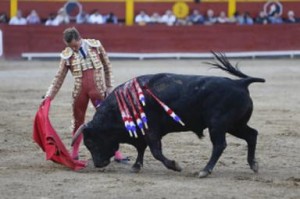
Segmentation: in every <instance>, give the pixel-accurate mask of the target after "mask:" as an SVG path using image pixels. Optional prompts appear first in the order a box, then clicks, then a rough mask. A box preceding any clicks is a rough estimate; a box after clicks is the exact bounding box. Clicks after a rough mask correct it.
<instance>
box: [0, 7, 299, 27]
mask: <svg viewBox="0 0 300 199" xmlns="http://www.w3.org/2000/svg"><path fill="white" fill-rule="evenodd" d="M134 21H135V24H137V25H148V24H165V25H168V26H173V25H196V24H203V25H213V24H230V23H231V24H233V23H235V24H239V25H252V24H282V23H300V18H298V17H296V16H295V13H294V11H292V10H289V11H288V12H287V13H285V17H282V15H281V14H280V13H278V12H273V13H266V12H265V11H260V12H259V14H258V16H257V17H252V16H251V15H250V13H249V12H244V13H240V12H236V13H235V14H234V15H233V16H232V17H227V15H226V12H224V11H221V12H220V13H219V15H216V14H215V13H214V11H213V10H212V9H208V10H207V11H206V13H205V14H202V13H201V12H200V11H199V10H192V11H191V14H190V15H188V16H187V17H186V18H180V19H179V18H176V16H175V15H174V14H173V12H172V11H171V10H167V11H166V12H165V13H164V14H162V15H160V14H159V13H157V12H154V13H153V14H152V15H148V14H147V13H146V11H144V10H142V11H140V12H139V13H138V14H137V15H136V16H135V19H134ZM0 23H8V24H10V25H26V24H45V25H46V26H58V25H61V24H69V23H77V24H108V23H110V24H118V23H120V21H119V20H118V17H117V16H116V15H115V14H114V13H112V12H110V13H108V14H106V15H103V14H101V13H100V12H99V11H98V10H97V9H95V10H92V11H91V12H90V13H89V14H88V13H86V12H84V11H83V12H81V13H80V14H78V15H77V16H76V18H74V19H72V20H71V19H70V17H69V15H68V14H67V13H66V11H65V10H64V9H63V8H61V9H59V10H58V12H57V13H50V14H49V17H48V18H47V19H41V18H40V17H39V15H38V13H37V12H36V11H35V10H32V11H31V12H30V13H29V14H28V16H27V17H24V16H23V14H22V11H21V10H18V11H17V15H16V16H14V17H12V18H11V19H9V18H8V17H7V15H6V14H5V13H0Z"/></svg>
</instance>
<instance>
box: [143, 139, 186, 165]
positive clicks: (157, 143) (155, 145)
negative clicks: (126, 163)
mask: <svg viewBox="0 0 300 199" xmlns="http://www.w3.org/2000/svg"><path fill="white" fill-rule="evenodd" d="M148 145H149V148H150V151H151V153H152V155H153V156H154V158H155V159H157V160H159V161H161V162H162V163H163V164H164V165H165V167H167V168H168V169H171V170H174V171H181V170H182V169H181V167H180V166H179V164H178V163H177V162H176V161H175V160H169V159H168V158H166V157H165V156H164V155H163V153H162V147H161V145H162V144H161V140H160V139H158V138H157V139H153V138H152V139H151V140H148Z"/></svg>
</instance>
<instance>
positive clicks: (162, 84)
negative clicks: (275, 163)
mask: <svg viewBox="0 0 300 199" xmlns="http://www.w3.org/2000/svg"><path fill="white" fill-rule="evenodd" d="M214 55H215V56H216V58H217V60H218V61H219V62H215V63H212V65H214V66H215V67H217V68H219V69H222V70H224V71H227V72H228V73H230V74H232V75H234V76H237V77H239V79H237V80H232V79H229V78H225V77H212V76H197V75H179V74H170V73H162V74H154V75H144V76H140V77H137V80H138V82H139V84H140V85H141V86H142V88H143V87H147V88H149V89H150V90H151V91H152V92H153V93H154V94H155V95H156V96H157V97H158V98H159V99H161V100H162V101H163V102H164V103H166V104H167V105H168V106H169V107H170V108H171V109H173V110H174V111H175V112H176V113H177V114H178V115H179V116H180V117H181V119H182V121H183V122H184V123H185V126H182V125H180V124H179V123H176V122H174V121H173V120H172V118H170V117H169V116H168V115H167V114H166V112H165V111H164V110H163V109H162V107H161V106H160V105H159V104H158V103H157V102H156V101H155V100H154V99H153V98H152V97H151V96H150V95H149V94H147V93H144V94H145V96H146V104H147V105H146V107H144V110H145V113H146V115H147V117H148V124H149V129H148V130H147V131H146V135H142V133H141V132H140V131H138V134H139V136H138V138H132V137H130V136H129V135H128V133H127V131H126V129H125V128H124V124H123V121H122V118H121V115H120V111H119V108H118V105H117V101H116V97H115V95H113V94H111V95H109V96H108V97H107V98H106V100H105V101H104V102H103V104H102V105H101V107H100V108H99V109H98V110H97V112H96V113H95V115H94V118H93V119H92V121H90V122H88V123H87V124H86V125H84V126H83V127H82V128H80V130H79V131H81V130H82V132H83V135H84V144H85V145H86V147H87V148H88V150H89V151H90V152H91V155H92V158H93V161H94V165H95V166H96V167H104V166H107V165H108V164H109V163H110V158H111V157H112V156H113V155H114V152H115V151H116V150H118V148H119V144H120V143H128V144H131V145H133V146H134V147H136V149H137V151H138V156H137V159H136V162H135V163H134V165H133V167H132V168H133V170H134V171H136V172H137V171H139V170H140V169H141V167H142V165H143V156H144V151H145V149H146V147H147V146H149V148H150V150H151V153H152V154H153V156H154V157H155V158H156V159H157V160H160V161H161V162H162V163H163V164H164V165H165V166H166V167H167V168H169V169H172V170H175V171H181V168H180V167H179V165H178V164H177V163H176V162H175V161H174V160H169V159H168V158H166V157H165V156H164V155H163V153H162V146H161V139H162V137H163V136H164V135H166V134H168V133H171V132H185V131H192V132H194V133H195V134H196V135H197V136H198V137H201V136H202V132H203V130H204V129H206V128H208V130H209V134H210V139H211V142H212V144H213V150H212V155H211V158H210V160H209V162H208V163H207V165H206V166H205V167H204V169H203V170H202V171H201V172H200V173H199V176H200V177H205V176H207V175H209V174H210V173H211V172H212V170H213V168H214V166H215V164H216V162H217V161H218V159H219V157H220V156H221V154H222V152H223V150H224V149H225V148H226V145H227V144H226V139H225V134H226V133H230V134H232V135H234V136H236V137H238V138H241V139H244V140H245V141H246V142H247V144H248V163H249V165H250V168H251V169H252V170H253V171H254V172H257V171H258V164H257V162H256V161H255V148H256V138H257V131H256V130H255V129H253V128H251V127H249V126H248V125H247V122H248V121H249V119H250V117H251V114H252V110H253V103H252V100H251V98H250V96H249V90H248V86H249V84H251V83H253V82H264V79H261V78H254V77H249V76H247V75H246V74H244V73H242V72H241V71H240V70H238V68H237V67H233V66H232V65H231V64H230V63H229V62H228V60H227V58H226V57H225V56H223V55H216V54H214ZM123 86H124V84H122V85H120V86H118V87H117V88H116V89H122V87H123Z"/></svg>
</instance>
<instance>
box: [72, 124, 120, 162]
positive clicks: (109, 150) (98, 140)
mask: <svg viewBox="0 0 300 199" xmlns="http://www.w3.org/2000/svg"><path fill="white" fill-rule="evenodd" d="M81 133H83V139H84V145H85V146H86V147H87V149H88V150H89V151H90V153H91V155H92V158H93V162H94V165H95V167H105V166H107V165H108V164H109V163H110V158H111V157H113V156H114V154H115V152H116V151H117V150H118V148H119V144H118V143H117V142H115V141H113V140H112V137H111V136H108V134H107V133H105V132H99V131H95V129H93V128H89V127H87V126H82V127H80V128H79V129H78V131H77V132H76V134H75V135H74V138H73V141H72V145H73V144H74V142H75V141H76V139H78V136H79V135H80V134H81Z"/></svg>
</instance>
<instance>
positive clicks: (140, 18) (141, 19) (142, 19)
mask: <svg viewBox="0 0 300 199" xmlns="http://www.w3.org/2000/svg"><path fill="white" fill-rule="evenodd" d="M134 21H135V23H137V24H138V25H140V26H143V25H146V24H147V23H149V22H150V17H149V15H147V14H146V12H145V11H144V10H142V11H140V13H139V14H138V15H136V16H135V19H134Z"/></svg>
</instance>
